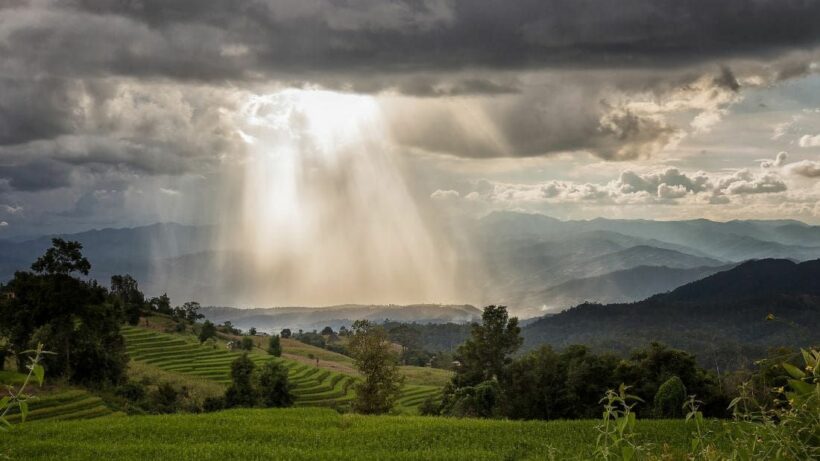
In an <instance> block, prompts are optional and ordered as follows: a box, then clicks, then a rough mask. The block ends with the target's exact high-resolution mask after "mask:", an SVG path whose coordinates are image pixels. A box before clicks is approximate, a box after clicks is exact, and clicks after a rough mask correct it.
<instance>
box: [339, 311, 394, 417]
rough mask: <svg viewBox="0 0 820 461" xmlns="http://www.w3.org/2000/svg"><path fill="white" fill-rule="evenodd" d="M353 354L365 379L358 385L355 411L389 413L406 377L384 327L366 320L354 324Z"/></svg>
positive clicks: (352, 337)
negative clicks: (401, 370)
mask: <svg viewBox="0 0 820 461" xmlns="http://www.w3.org/2000/svg"><path fill="white" fill-rule="evenodd" d="M352 330H353V335H352V336H351V338H350V344H349V347H350V352H351V355H352V356H353V361H354V363H355V365H356V368H358V370H359V372H360V373H361V374H362V376H363V377H364V380H363V381H361V382H360V383H358V384H357V385H356V400H355V401H354V402H353V407H354V409H355V410H356V411H357V412H359V413H364V414H379V413H387V412H388V411H390V409H391V408H392V407H393V403H394V402H395V400H396V398H397V397H398V395H399V391H400V388H401V385H402V383H403V382H404V377H403V376H402V375H401V374H400V373H399V368H398V366H397V364H396V362H397V360H396V354H395V353H393V351H392V350H391V348H390V340H389V339H388V337H387V333H386V332H385V331H384V328H382V327H380V326H378V325H374V324H372V323H370V322H368V321H366V320H357V321H356V322H354V323H353V328H352Z"/></svg>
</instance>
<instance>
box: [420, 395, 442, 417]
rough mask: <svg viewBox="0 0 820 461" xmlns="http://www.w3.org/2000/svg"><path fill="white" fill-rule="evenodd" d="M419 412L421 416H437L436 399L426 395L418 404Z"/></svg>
mask: <svg viewBox="0 0 820 461" xmlns="http://www.w3.org/2000/svg"><path fill="white" fill-rule="evenodd" d="M419 414H420V415H422V416H438V414H439V411H438V405H436V401H435V400H433V397H432V396H430V397H427V398H426V399H425V400H424V402H423V403H422V404H421V405H420V406H419Z"/></svg>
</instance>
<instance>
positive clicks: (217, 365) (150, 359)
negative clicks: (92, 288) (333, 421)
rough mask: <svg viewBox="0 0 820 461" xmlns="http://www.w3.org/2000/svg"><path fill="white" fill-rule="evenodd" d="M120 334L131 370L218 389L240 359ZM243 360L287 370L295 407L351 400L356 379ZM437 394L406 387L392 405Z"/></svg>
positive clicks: (162, 337) (149, 336) (185, 342)
mask: <svg viewBox="0 0 820 461" xmlns="http://www.w3.org/2000/svg"><path fill="white" fill-rule="evenodd" d="M122 334H123V337H125V340H126V345H127V347H128V353H129V355H130V356H131V359H132V360H133V361H134V362H135V364H134V366H139V364H140V363H144V364H148V365H150V366H151V367H154V368H157V369H160V370H163V371H165V372H170V373H179V374H184V375H188V376H192V377H196V378H201V379H206V380H210V381H213V382H216V383H219V384H222V385H227V384H229V383H230V365H231V362H232V361H233V360H235V359H236V357H237V356H238V355H239V354H240V353H239V352H235V351H229V350H227V349H225V348H223V347H221V346H218V347H209V346H206V345H200V344H199V342H198V341H197V340H196V339H195V338H194V337H193V336H190V335H185V336H183V335H175V334H168V333H160V332H157V331H154V330H149V329H145V328H137V327H123V329H122ZM308 347H310V346H308ZM300 352H304V351H300ZM326 352H328V354H333V353H331V352H329V351H326ZM249 356H250V358H251V360H253V361H254V362H255V363H256V364H257V365H262V364H264V363H265V362H268V361H272V360H276V361H279V362H280V363H282V365H284V366H285V367H286V368H287V369H288V376H289V378H290V381H291V383H292V384H293V385H294V390H293V393H294V395H295V397H296V402H295V404H296V406H334V407H346V406H348V405H349V404H350V402H351V401H352V400H353V398H354V397H355V395H354V390H353V384H354V383H355V381H356V379H357V378H356V377H354V376H351V375H349V374H344V373H340V372H337V371H333V370H329V369H323V368H321V367H316V366H315V365H312V364H309V363H304V362H299V361H295V360H288V359H284V358H279V359H277V358H275V357H272V356H270V355H267V354H265V353H264V352H261V351H257V350H255V351H254V352H252V353H251V354H250V355H249ZM325 359H327V357H325ZM414 368H417V367H414ZM413 373H415V374H417V375H419V374H420V372H419V371H418V370H413ZM431 373H432V374H431V376H430V377H428V378H427V380H436V381H441V380H442V379H441V376H440V375H441V372H439V371H436V372H431ZM444 373H446V372H444ZM408 381H409V380H408ZM413 382H425V381H424V379H423V377H419V378H418V379H416V380H415V381H413ZM434 382H435V381H434ZM440 390H441V387H440V386H436V385H420V384H406V385H405V386H404V387H403V389H402V395H401V397H400V398H399V400H398V401H397V405H396V410H397V411H398V412H401V413H414V412H417V408H418V406H419V405H421V404H422V403H423V402H424V401H425V400H426V399H427V398H429V397H434V398H436V397H437V396H438V394H439V393H440Z"/></svg>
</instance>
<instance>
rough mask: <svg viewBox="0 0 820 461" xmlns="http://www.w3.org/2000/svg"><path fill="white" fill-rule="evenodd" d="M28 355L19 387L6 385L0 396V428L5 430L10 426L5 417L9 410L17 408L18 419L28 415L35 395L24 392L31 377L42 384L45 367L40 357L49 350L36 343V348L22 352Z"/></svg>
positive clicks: (23, 418)
mask: <svg viewBox="0 0 820 461" xmlns="http://www.w3.org/2000/svg"><path fill="white" fill-rule="evenodd" d="M22 354H24V355H28V356H29V357H28V360H29V363H28V365H27V366H26V367H27V369H28V373H27V374H26V377H25V379H24V380H23V382H22V383H21V384H20V387H18V388H15V387H14V386H12V385H7V386H6V394H7V395H4V396H3V397H1V398H0V430H6V429H8V428H9V427H11V423H10V422H9V421H8V419H7V415H8V414H9V412H10V411H12V410H14V409H17V410H18V411H19V412H20V420H21V422H22V421H25V420H26V416H28V408H29V401H30V400H32V399H35V398H36V397H34V396H32V395H29V394H27V393H26V388H27V387H28V385H29V383H30V382H31V380H32V378H33V379H34V380H35V381H37V384H38V385H40V386H42V385H43V380H44V379H45V369H44V368H43V365H42V364H41V363H40V362H41V361H42V358H43V356H44V355H46V354H50V352H47V351H44V350H43V345H42V344H37V348H36V349H34V350H32V351H24V352H22Z"/></svg>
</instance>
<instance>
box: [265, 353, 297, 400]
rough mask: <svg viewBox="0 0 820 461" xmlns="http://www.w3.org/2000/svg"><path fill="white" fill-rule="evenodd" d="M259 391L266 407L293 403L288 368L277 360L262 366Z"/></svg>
mask: <svg viewBox="0 0 820 461" xmlns="http://www.w3.org/2000/svg"><path fill="white" fill-rule="evenodd" d="M257 385H258V388H257V392H258V393H259V397H260V400H261V402H262V405H264V406H265V407H289V406H291V405H293V395H292V394H291V393H290V387H291V386H290V383H289V382H288V370H287V369H286V368H285V367H283V366H282V365H281V364H279V363H276V362H268V363H266V364H265V366H264V367H262V372H261V373H260V374H259V378H258V380H257Z"/></svg>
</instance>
